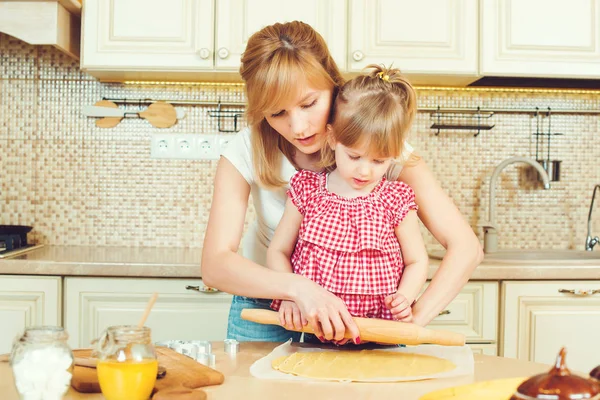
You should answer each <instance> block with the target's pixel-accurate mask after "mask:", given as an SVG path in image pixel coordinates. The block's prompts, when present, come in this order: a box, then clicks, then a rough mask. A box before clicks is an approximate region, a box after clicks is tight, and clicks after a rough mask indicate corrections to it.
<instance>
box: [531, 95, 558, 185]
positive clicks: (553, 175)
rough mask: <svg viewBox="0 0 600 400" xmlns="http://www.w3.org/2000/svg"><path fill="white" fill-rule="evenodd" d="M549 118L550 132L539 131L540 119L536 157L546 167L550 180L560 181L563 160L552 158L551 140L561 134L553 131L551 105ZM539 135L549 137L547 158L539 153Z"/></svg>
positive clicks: (540, 179)
mask: <svg viewBox="0 0 600 400" xmlns="http://www.w3.org/2000/svg"><path fill="white" fill-rule="evenodd" d="M547 118H548V133H544V132H540V131H539V119H538V128H537V132H536V149H535V158H536V160H537V162H538V163H539V164H540V165H541V166H542V167H543V168H544V170H546V172H547V173H548V177H549V178H550V180H551V181H552V182H558V181H560V164H561V163H562V161H561V160H551V159H550V141H551V137H552V135H560V134H559V133H553V132H552V110H551V109H550V107H548V114H547ZM539 136H546V137H547V141H546V159H543V158H542V157H543V155H542V157H540V155H539V154H538V145H537V144H538V138H539ZM538 179H539V181H540V182H541V181H543V179H542V178H541V177H540V176H538Z"/></svg>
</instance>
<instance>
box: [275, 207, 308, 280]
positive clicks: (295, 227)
mask: <svg viewBox="0 0 600 400" xmlns="http://www.w3.org/2000/svg"><path fill="white" fill-rule="evenodd" d="M303 218H304V217H303V216H302V214H300V211H298V209H297V208H296V206H295V205H294V203H292V201H291V200H290V199H288V200H287V202H286V203H285V211H284V212H283V217H281V221H279V224H278V225H277V229H275V233H274V235H273V239H271V244H269V249H268V250H267V267H269V268H271V269H272V270H273V271H279V272H293V269H292V263H291V261H290V259H291V257H292V252H293V251H294V247H295V246H296V240H297V239H298V231H299V230H300V225H301V224H302V219H303Z"/></svg>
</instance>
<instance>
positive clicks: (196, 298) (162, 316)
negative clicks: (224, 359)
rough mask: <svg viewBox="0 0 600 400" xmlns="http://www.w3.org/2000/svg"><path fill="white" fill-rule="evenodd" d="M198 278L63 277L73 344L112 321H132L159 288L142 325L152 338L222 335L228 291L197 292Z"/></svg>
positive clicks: (83, 344)
mask: <svg viewBox="0 0 600 400" xmlns="http://www.w3.org/2000/svg"><path fill="white" fill-rule="evenodd" d="M188 286H196V287H199V288H203V287H204V285H203V283H202V281H201V280H199V279H198V280H193V279H189V280H188V279H132V278H65V327H66V328H67V329H68V330H69V333H70V336H71V337H70V342H69V344H70V345H71V346H72V347H73V348H79V347H87V346H89V345H90V342H91V341H92V340H93V339H95V338H97V337H98V336H99V335H100V333H101V332H102V331H103V330H104V329H106V328H107V327H109V326H113V325H132V324H137V323H138V321H139V319H140V318H141V316H142V314H143V313H144V309H145V308H146V304H147V303H148V300H149V299H150V296H151V295H152V293H154V292H158V300H157V301H156V304H155V305H154V307H153V309H152V312H151V313H150V316H149V317H148V320H147V321H146V326H148V327H149V328H150V329H152V340H153V341H159V340H170V339H181V340H223V339H225V336H226V329H227V317H228V314H229V306H230V304H231V298H232V296H231V295H229V294H226V293H222V292H216V293H202V292H198V291H195V290H192V289H186V288H187V287H188Z"/></svg>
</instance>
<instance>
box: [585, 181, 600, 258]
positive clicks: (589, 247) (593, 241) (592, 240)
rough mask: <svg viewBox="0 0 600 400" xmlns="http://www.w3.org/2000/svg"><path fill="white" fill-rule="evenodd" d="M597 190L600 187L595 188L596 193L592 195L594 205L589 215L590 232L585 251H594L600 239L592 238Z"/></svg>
mask: <svg viewBox="0 0 600 400" xmlns="http://www.w3.org/2000/svg"><path fill="white" fill-rule="evenodd" d="M596 189H600V185H596V186H594V192H593V193H592V203H591V204H590V213H589V214H588V231H587V237H586V238H585V249H586V250H587V251H592V250H594V246H595V245H597V244H598V242H599V241H600V238H599V237H598V236H596V237H595V238H593V237H592V211H593V210H594V198H596Z"/></svg>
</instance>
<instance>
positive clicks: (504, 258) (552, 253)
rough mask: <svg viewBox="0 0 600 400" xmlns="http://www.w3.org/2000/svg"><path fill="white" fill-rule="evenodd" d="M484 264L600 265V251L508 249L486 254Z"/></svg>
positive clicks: (440, 254) (433, 255)
mask: <svg viewBox="0 0 600 400" xmlns="http://www.w3.org/2000/svg"><path fill="white" fill-rule="evenodd" d="M445 253H446V251H445V250H443V251H434V252H431V253H430V254H429V256H430V257H431V258H433V259H436V260H441V259H442V258H443V257H444V254H445ZM483 262H492V263H493V262H497V263H510V264H538V263H552V264H557V263H563V264H573V263H577V264H582V263H585V264H590V263H597V264H600V251H585V250H551V249H535V250H519V249H507V250H499V251H495V252H493V253H485V256H484V258H483Z"/></svg>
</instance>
